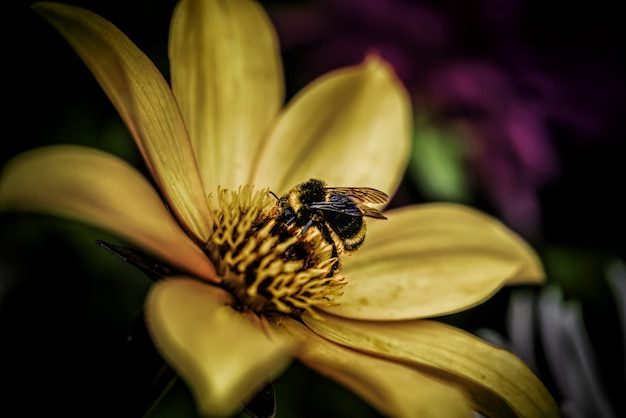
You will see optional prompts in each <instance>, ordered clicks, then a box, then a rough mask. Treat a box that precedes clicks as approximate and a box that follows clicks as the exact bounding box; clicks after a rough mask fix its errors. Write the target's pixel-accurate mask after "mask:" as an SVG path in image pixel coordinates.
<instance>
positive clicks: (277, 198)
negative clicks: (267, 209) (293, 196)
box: [269, 190, 280, 202]
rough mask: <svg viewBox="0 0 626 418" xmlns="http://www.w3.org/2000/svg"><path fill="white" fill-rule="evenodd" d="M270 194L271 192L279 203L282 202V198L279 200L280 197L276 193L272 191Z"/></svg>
mask: <svg viewBox="0 0 626 418" xmlns="http://www.w3.org/2000/svg"><path fill="white" fill-rule="evenodd" d="M269 192H270V194H271V195H272V196H274V197H275V198H276V200H277V201H279V202H280V198H279V197H278V196H276V193H274V192H273V191H271V190H269Z"/></svg>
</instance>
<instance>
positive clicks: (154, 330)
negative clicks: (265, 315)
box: [146, 277, 293, 416]
mask: <svg viewBox="0 0 626 418" xmlns="http://www.w3.org/2000/svg"><path fill="white" fill-rule="evenodd" d="M232 304H233V300H232V297H231V296H230V295H229V294H228V293H226V292H225V291H223V290H221V289H218V288H217V287H214V286H209V285H206V284H204V283H201V282H199V281H196V280H191V279H186V278H182V277H175V278H171V279H166V280H164V281H162V282H159V283H158V284H156V285H154V286H153V287H152V288H151V290H150V292H149V293H148V297H147V299H146V321H147V324H148V330H149V331H150V334H151V335H152V338H153V340H154V342H155V344H156V346H157V348H158V349H159V351H160V352H161V354H162V355H163V357H164V358H165V359H166V360H167V361H168V362H169V363H170V364H171V365H172V367H173V368H174V369H175V370H176V371H177V372H178V373H179V374H180V375H181V377H183V379H185V382H186V383H187V384H188V385H189V387H190V388H191V390H192V392H193V393H194V395H195V397H196V401H197V403H198V405H199V408H200V410H201V412H202V413H204V414H208V415H211V416H225V415H229V414H231V413H233V412H234V410H235V409H236V408H237V407H238V406H239V404H240V403H241V402H243V401H244V400H246V399H247V398H249V397H250V396H252V395H254V393H255V392H256V391H257V390H258V389H260V388H261V387H262V386H263V385H264V384H265V383H266V382H267V380H268V379H270V378H272V377H274V375H276V374H277V373H279V372H281V371H282V370H283V369H284V368H285V367H286V366H287V364H288V363H289V361H290V357H289V355H288V351H289V350H291V349H292V347H293V346H292V340H291V339H290V338H289V339H285V338H284V337H281V336H280V335H278V334H274V333H272V335H271V337H270V336H268V335H267V334H266V333H264V332H263V330H262V329H261V328H258V327H255V326H253V325H252V322H250V321H248V320H247V319H245V318H244V317H243V316H242V315H241V314H240V313H238V312H237V311H235V310H234V309H233V308H232V307H231V305H232Z"/></svg>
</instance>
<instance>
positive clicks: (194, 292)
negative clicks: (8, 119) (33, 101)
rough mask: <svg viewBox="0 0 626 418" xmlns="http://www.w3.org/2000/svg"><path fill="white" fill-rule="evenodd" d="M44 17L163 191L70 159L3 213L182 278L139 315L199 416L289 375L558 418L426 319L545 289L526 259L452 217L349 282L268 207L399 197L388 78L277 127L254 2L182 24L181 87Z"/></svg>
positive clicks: (346, 269) (42, 162) (373, 247)
mask: <svg viewBox="0 0 626 418" xmlns="http://www.w3.org/2000/svg"><path fill="white" fill-rule="evenodd" d="M33 8H34V9H35V10H36V11H37V12H38V13H40V14H41V15H42V16H43V17H44V18H46V19H47V20H48V21H49V22H51V23H52V24H53V25H54V26H55V27H56V28H57V30H58V31H59V32H60V33H61V34H62V35H63V36H64V37H65V38H66V39H67V41H68V42H69V43H70V44H71V45H72V47H73V48H74V49H75V50H76V52H77V53H78V54H79V55H80V57H81V58H82V59H83V60H84V61H85V63H86V64H87V65H88V67H89V68H90V70H91V71H92V72H93V74H94V75H95V77H96V79H97V80H98V82H99V83H100V85H101V86H102V87H103V89H104V90H105V92H106V93H107V95H108V96H109V98H110V99H111V101H112V102H113V104H114V105H115V107H116V108H117V110H118V111H119V113H120V115H121V117H122V119H123V120H124V122H125V123H126V125H127V127H128V129H129V130H130V132H131V134H132V136H133V138H134V139H135V141H136V143H137V145H138V147H139V149H140V151H141V153H142V155H143V157H144V159H145V163H146V166H147V168H148V169H149V171H150V173H151V175H152V177H153V180H154V183H155V184H156V186H157V188H158V191H157V190H155V189H154V188H153V186H152V184H151V183H150V182H149V181H148V180H146V179H145V178H144V177H143V176H142V175H141V174H140V173H139V172H138V171H137V170H136V169H134V168H133V167H131V166H130V165H129V164H127V163H126V162H124V161H121V160H120V159H118V158H116V157H115V156H113V155H110V154H107V153H105V152H102V151H98V150H95V149H89V148H85V147H79V146H65V145H59V146H52V147H46V148H41V149H36V150H32V151H29V152H27V153H25V154H23V155H20V156H17V157H16V158H15V159H14V160H12V161H10V162H9V163H8V164H7V165H6V166H5V167H4V170H3V173H2V177H1V178H0V208H1V209H2V210H15V209H18V210H36V211H47V212H50V213H56V214H59V215H63V216H70V217H73V218H77V219H81V220H83V221H85V222H89V223H91V224H94V225H97V226H99V227H101V228H104V229H107V230H109V231H112V232H114V233H117V234H119V235H120V236H121V237H124V238H126V239H128V240H129V241H132V242H134V243H135V244H137V245H139V246H141V247H142V248H144V249H146V250H148V251H150V252H151V253H153V254H155V255H157V256H159V257H160V258H161V259H163V260H165V261H167V262H169V263H171V264H172V265H174V266H176V267H178V269H180V270H181V271H184V272H185V273H184V275H181V276H176V277H169V278H167V279H165V280H163V281H161V282H159V283H157V284H155V285H154V286H153V287H152V289H151V291H150V292H149V295H148V297H147V299H146V304H145V309H146V315H147V321H148V326H149V331H150V333H151V336H152V338H153V340H154V342H155V344H156V346H157V348H158V349H159V350H160V352H161V354H162V355H163V357H164V358H165V359H166V360H167V361H168V362H169V363H170V364H171V365H172V366H173V367H174V368H175V370H176V371H177V373H178V374H179V375H180V376H182V377H183V378H184V379H185V381H186V382H187V384H188V385H189V386H190V388H191V390H192V391H193V393H194V395H195V398H196V401H197V404H198V408H199V410H200V411H201V412H202V413H204V414H209V415H226V414H230V413H233V412H234V411H235V410H236V408H237V406H238V405H239V404H240V402H242V401H244V400H246V399H247V398H248V397H250V396H251V395H253V394H254V393H255V391H256V390H258V389H259V387H260V385H262V384H263V383H264V382H265V381H266V380H267V379H268V377H275V376H277V375H278V373H280V372H281V371H282V370H283V369H284V368H285V367H286V366H287V365H288V363H289V361H290V359H291V358H293V357H295V358H298V359H299V360H300V361H302V362H303V363H304V364H306V365H308V366H310V367H311V368H313V369H314V370H316V371H318V372H320V373H322V374H324V375H326V376H329V377H331V378H333V379H335V380H336V381H338V382H340V383H341V384H343V385H345V386H347V387H348V388H350V389H351V390H353V391H354V392H355V393H357V394H358V395H360V396H361V397H363V398H364V399H365V400H366V401H368V402H369V403H370V404H371V405H373V406H374V407H375V408H377V409H378V410H379V411H380V412H381V413H383V414H385V415H388V416H410V417H413V416H452V417H458V416H471V410H472V409H473V410H476V411H479V412H481V413H483V414H486V415H491V416H509V415H518V416H524V417H531V416H532V417H539V416H556V415H557V408H556V405H555V403H554V401H553V400H552V398H551V397H550V395H549V393H548V392H547V390H546V388H545V387H544V386H543V385H542V383H541V382H540V381H539V380H538V379H537V378H536V377H535V375H534V374H533V373H532V372H531V371H530V370H529V369H528V368H527V367H526V366H525V365H524V364H523V363H522V362H521V361H520V360H519V359H518V358H517V357H515V356H513V355H512V354H511V353H509V352H507V351H504V350H500V349H497V348H494V347H493V346H491V345H488V344H486V343H484V342H483V341H481V340H479V339H478V338H476V337H474V336H472V335H470V334H469V333H466V332H464V331H462V330H459V329H456V328H454V327H451V326H448V325H445V324H443V323H440V322H437V321H434V320H429V319H425V318H431V317H436V316H439V315H444V314H449V313H453V312H458V311H461V310H464V309H467V308H470V307H472V306H475V305H477V304H479V303H481V302H483V301H484V300H486V299H487V298H489V297H490V296H491V295H493V294H494V293H495V292H496V291H498V289H500V288H501V287H502V286H504V285H507V284H514V283H540V282H541V281H542V280H543V272H542V267H541V265H540V262H539V261H538V259H537V257H536V255H535V254H534V252H533V251H532V249H531V248H530V247H529V246H528V245H527V244H526V243H524V242H523V241H522V240H521V239H520V238H519V237H517V236H516V235H515V234H514V233H513V232H511V231H510V230H508V229H507V228H506V227H504V226H503V225H502V224H500V223H499V222H498V221H497V220H495V219H492V218H491V217H489V216H486V215H484V214H481V213H478V212H477V211H475V210H472V209H470V208H466V207H461V206H456V205H450V204H427V205H420V206H409V207H404V208H400V209H394V210H389V211H387V212H385V214H386V216H387V217H388V219H387V220H372V221H368V224H367V228H368V229H367V238H366V240H365V243H364V245H363V247H362V248H361V249H360V250H359V251H358V252H356V253H355V254H354V255H351V256H349V257H348V256H346V257H343V259H342V260H341V263H342V265H341V269H340V271H338V272H337V273H336V274H335V273H329V270H328V269H329V266H330V265H332V262H333V257H332V253H330V252H329V244H328V243H327V242H326V241H324V240H323V239H322V238H321V237H320V234H319V231H317V229H316V228H309V230H307V232H306V233H304V234H300V233H299V231H298V230H295V229H294V228H293V227H292V226H288V225H281V224H280V223H279V222H277V221H276V216H275V211H276V208H277V205H276V199H275V198H273V197H272V196H271V194H270V193H269V191H271V192H274V193H276V194H277V195H279V196H280V195H282V194H284V193H286V192H287V191H288V190H289V189H290V188H291V187H292V186H294V185H295V184H297V183H300V182H302V181H305V180H308V179H309V178H312V177H315V178H321V179H324V180H325V181H326V182H327V183H328V184H329V185H332V186H369V187H374V188H377V189H380V190H383V191H385V192H387V193H390V194H391V193H393V192H394V191H395V190H396V188H397V186H398V184H399V181H400V178H401V176H402V174H403V172H404V170H405V167H406V163H407V158H408V154H409V135H410V129H411V126H410V114H411V112H410V109H409V100H408V98H407V95H406V92H405V91H404V90H403V89H402V87H401V85H400V83H399V82H398V80H396V78H395V77H394V75H393V73H392V71H391V70H390V68H389V67H388V66H387V64H386V63H384V62H383V61H382V60H381V59H379V58H377V57H375V56H372V57H368V58H367V59H366V60H365V61H364V62H363V64H362V65H359V66H356V67H353V68H346V69H342V70H340V71H336V72H333V73H331V74H328V75H326V76H324V77H322V78H320V79H318V80H317V81H315V82H313V83H312V84H311V85H310V86H308V87H307V88H305V89H304V90H303V91H301V92H300V93H299V94H298V95H296V96H295V97H294V98H293V99H292V100H291V101H290V103H289V104H288V105H286V106H285V107H283V100H284V98H283V91H282V89H283V79H282V74H281V63H280V58H279V52H278V47H277V41H276V39H275V34H274V32H273V29H272V27H271V25H270V23H269V20H268V18H267V16H266V15H265V14H264V12H263V10H262V9H261V8H260V7H259V5H258V4H256V3H254V2H252V1H249V0H214V1H209V0H206V1H203V0H182V1H181V2H180V3H179V4H178V5H177V7H176V10H175V12H174V16H173V18H172V23H171V32H170V40H169V57H170V64H171V65H170V69H171V87H170V85H168V83H167V82H166V80H165V79H164V78H163V77H162V75H161V74H160V73H159V71H158V70H157V68H156V67H155V66H154V65H153V64H152V63H151V62H150V60H149V59H148V58H147V57H146V56H145V55H144V54H143V53H142V52H141V51H140V50H139V49H138V48H137V47H136V46H135V45H133V44H132V43H131V42H130V41H129V40H128V38H127V37H126V36H124V35H123V34H122V33H121V32H120V31H119V30H117V29H116V28H115V27H114V26H113V25H112V24H111V23H109V22H107V21H106V20H104V19H102V18H101V17H99V16H97V15H94V14H93V13H91V12H89V11H86V10H83V9H81V8H77V7H72V6H67V5H61V4H55V3H47V2H44V3H38V4H36V5H35V6H33ZM251 185H254V189H253V188H252V186H251ZM162 198H163V199H164V200H165V204H164V202H163V200H162ZM277 231H278V232H277ZM329 254H330V255H329ZM261 276H263V277H261ZM242 278H243V280H242ZM251 280H252V281H254V280H257V281H256V282H254V283H252V282H251ZM346 283H347V284H346ZM303 289H304V290H303ZM310 289H314V290H310ZM320 289H321V290H320ZM324 289H328V293H324V292H325V290H324ZM309 290H310V292H309ZM316 292H317V293H316ZM320 292H321V293H320ZM311 294H315V295H317V296H320V297H312V296H311ZM259 301H260V302H259ZM303 390H304V388H303Z"/></svg>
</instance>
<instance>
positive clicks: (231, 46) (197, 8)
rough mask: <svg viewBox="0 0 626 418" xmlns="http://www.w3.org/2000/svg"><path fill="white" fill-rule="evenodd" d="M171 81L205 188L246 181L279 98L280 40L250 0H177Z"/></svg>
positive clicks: (264, 16) (234, 184) (281, 84)
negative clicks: (179, 0)
mask: <svg viewBox="0 0 626 418" xmlns="http://www.w3.org/2000/svg"><path fill="white" fill-rule="evenodd" d="M169 51H170V67H171V72H172V88H173V90H174V94H175V96H176V98H177V99H178V102H179V103H180V106H181V110H182V112H183V115H184V117H185V121H186V122H187V126H188V128H189V136H190V137H191V140H192V143H193V146H194V149H195V151H196V156H197V158H198V164H199V167H200V172H201V176H202V179H203V181H204V186H205V190H206V192H207V194H208V193H215V192H216V191H217V187H218V185H220V186H222V188H228V189H236V188H237V187H239V186H240V185H242V184H246V183H248V179H249V178H250V171H251V166H252V161H253V158H254V157H255V156H256V154H257V153H258V152H259V145H260V143H261V140H262V138H263V135H264V134H265V133H266V131H267V129H268V126H269V124H270V122H271V121H272V120H274V118H275V116H276V114H277V113H278V110H279V109H280V106H282V104H283V77H282V66H281V61H280V55H279V51H278V42H277V40H276V35H275V33H274V29H273V27H272V25H271V23H270V21H269V19H268V17H267V16H266V14H265V12H264V11H263V9H262V8H261V7H260V6H259V4H257V3H256V2H252V1H248V0H213V1H197V0H184V1H181V2H180V3H179V4H178V5H177V7H176V10H175V12H174V17H173V19H172V25H171V32H170V49H169Z"/></svg>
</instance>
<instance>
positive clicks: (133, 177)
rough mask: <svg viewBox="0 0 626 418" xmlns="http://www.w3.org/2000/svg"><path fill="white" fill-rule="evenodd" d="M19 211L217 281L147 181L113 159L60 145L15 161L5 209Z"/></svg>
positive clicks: (7, 178)
mask: <svg viewBox="0 0 626 418" xmlns="http://www.w3.org/2000/svg"><path fill="white" fill-rule="evenodd" d="M15 209H17V210H33V211H39V212H46V213H52V214H56V215H63V216H68V217H72V218H76V219H79V220H82V221H84V222H88V223H91V224H92V225H96V226H98V227H101V228H103V229H106V230H108V231H111V232H113V233H116V234H119V235H120V236H121V237H124V238H126V239H128V240H129V241H132V242H134V243H136V244H138V245H139V246H141V247H142V248H144V249H146V250H148V251H150V252H152V253H153V254H156V255H157V256H159V257H160V258H162V259H164V260H167V261H168V262H170V263H171V264H173V265H175V266H176V267H179V268H180V269H182V270H184V271H187V272H189V273H193V274H196V275H198V276H200V277H203V278H206V279H210V280H217V278H216V273H215V269H214V268H213V265H212V264H211V262H210V261H209V260H208V258H207V257H206V255H205V254H204V253H203V252H202V251H201V250H200V248H198V246H197V245H196V244H195V243H194V242H193V241H192V240H191V239H190V238H189V237H188V236H187V235H186V234H185V233H184V231H183V230H182V229H181V228H180V226H179V225H178V223H177V222H176V220H175V219H174V218H173V217H172V215H171V214H170V213H169V212H168V211H167V209H166V207H165V206H164V204H163V201H162V200H161V198H160V197H159V195H158V194H157V193H156V191H155V190H154V188H153V187H152V186H151V185H150V183H148V181H147V180H146V179H145V177H143V176H142V175H141V173H139V172H138V171H137V170H135V169H134V168H133V167H132V166H130V165H129V164H127V163H126V162H124V161H123V160H120V159H119V158H117V157H115V156H113V155H111V154H107V153H105V152H102V151H98V150H95V149H92V148H86V147H78V146H69V145H57V146H51V147H46V148H39V149H34V150H31V151H28V152H25V153H24V154H21V155H19V156H17V157H15V158H14V159H13V160H11V161H9V162H8V163H7V164H6V165H5V166H4V168H3V171H2V174H1V177H0V210H15Z"/></svg>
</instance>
